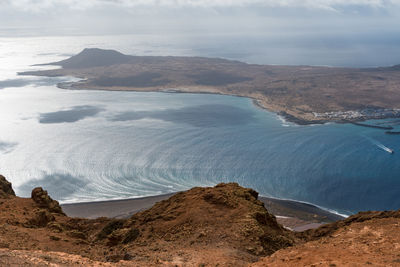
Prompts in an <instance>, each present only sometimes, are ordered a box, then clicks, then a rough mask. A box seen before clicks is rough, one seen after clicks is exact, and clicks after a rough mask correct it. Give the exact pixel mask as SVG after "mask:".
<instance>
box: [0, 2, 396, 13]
mask: <svg viewBox="0 0 400 267" xmlns="http://www.w3.org/2000/svg"><path fill="white" fill-rule="evenodd" d="M110 5H111V6H117V7H118V6H119V7H128V8H133V7H140V6H142V7H146V6H147V7H148V6H158V7H202V8H207V7H211V8H217V7H243V6H265V7H288V8H298V7H301V8H310V9H324V10H336V8H338V7H339V8H340V7H347V6H363V7H369V8H384V9H387V8H390V7H392V6H399V5H400V0H302V1H299V0H218V1H215V0H85V1H82V0H0V6H10V7H13V8H16V9H20V10H24V11H43V10H47V9H51V8H57V7H64V8H65V7H67V8H69V9H78V10H79V9H81V10H85V9H90V8H95V7H102V6H110Z"/></svg>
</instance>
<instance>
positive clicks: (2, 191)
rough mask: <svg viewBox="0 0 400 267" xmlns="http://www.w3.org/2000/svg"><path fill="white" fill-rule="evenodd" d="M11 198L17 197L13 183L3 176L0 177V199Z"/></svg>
mask: <svg viewBox="0 0 400 267" xmlns="http://www.w3.org/2000/svg"><path fill="white" fill-rule="evenodd" d="M10 196H15V192H14V190H13V189H12V186H11V183H10V182H9V181H7V180H6V178H5V177H4V176H3V175H0V198H8V197H10Z"/></svg>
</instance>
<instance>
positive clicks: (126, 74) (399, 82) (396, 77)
mask: <svg viewBox="0 0 400 267" xmlns="http://www.w3.org/2000/svg"><path fill="white" fill-rule="evenodd" d="M45 65H58V66H61V67H62V68H60V69H53V70H44V71H30V72H22V73H19V74H20V75H36V76H52V77H54V76H67V75H69V76H75V77H80V78H82V79H83V80H81V81H79V82H74V83H63V84H59V87H61V88H68V89H95V90H124V91H161V92H171V91H173V92H187V93H214V94H224V95H235V96H242V97H249V98H252V99H253V100H254V102H255V104H257V105H258V106H260V107H262V108H265V109H268V110H271V111H274V112H277V113H279V114H280V115H282V116H284V117H285V118H286V119H287V120H289V121H292V122H295V123H297V124H315V123H325V122H329V121H333V122H349V121H352V122H355V121H363V120H368V119H381V118H391V117H400V65H396V66H392V67H379V68H333V67H318V66H276V65H254V64H246V63H243V62H239V61H232V60H226V59H219V58H203V57H174V56H129V55H124V54H122V53H119V52H117V51H114V50H103V49H98V48H86V49H84V50H83V51H82V52H80V53H79V54H77V55H75V56H72V57H70V58H68V59H66V60H62V61H59V62H54V63H49V64H45Z"/></svg>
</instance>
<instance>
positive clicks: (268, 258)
mask: <svg viewBox="0 0 400 267" xmlns="http://www.w3.org/2000/svg"><path fill="white" fill-rule="evenodd" d="M257 197H258V193H257V192H256V191H254V190H252V189H248V188H243V187H240V186H239V185H238V184H236V183H229V184H219V185H217V186H215V187H208V188H199V187H196V188H193V189H191V190H189V191H186V192H181V193H177V194H175V195H174V196H172V197H171V198H169V199H167V200H164V201H161V202H158V203H157V204H155V205H154V206H153V207H152V208H150V209H148V210H146V211H143V212H139V213H137V214H135V215H133V216H132V217H130V218H129V219H110V218H98V219H81V218H70V217H68V216H66V215H65V214H64V213H63V211H62V209H61V207H60V206H59V204H58V202H57V201H55V200H53V199H52V198H51V197H50V196H49V195H48V194H47V192H46V191H45V190H43V189H42V188H35V189H33V191H32V197H31V198H20V197H17V196H15V193H14V191H13V190H12V187H11V184H10V183H9V182H8V181H7V180H6V179H5V178H4V177H3V176H0V266H48V265H52V266H82V265H86V266H248V265H250V264H254V266H366V265H369V266H400V231H399V230H400V211H391V212H364V213H359V214H357V215H354V216H351V217H349V218H347V219H346V220H343V221H339V222H335V223H332V224H327V225H324V226H322V227H320V228H318V229H314V230H308V231H305V232H301V233H294V232H292V231H289V230H287V229H285V228H284V227H282V226H281V225H279V224H278V223H277V221H276V218H275V217H274V216H273V215H271V214H270V213H269V212H268V211H267V210H266V209H265V208H264V204H263V203H262V202H261V201H259V200H258V199H257Z"/></svg>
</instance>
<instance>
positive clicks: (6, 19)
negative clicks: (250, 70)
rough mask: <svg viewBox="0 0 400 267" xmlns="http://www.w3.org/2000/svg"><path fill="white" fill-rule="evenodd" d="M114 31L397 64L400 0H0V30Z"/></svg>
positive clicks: (301, 56) (302, 58) (301, 59)
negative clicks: (202, 38) (215, 40)
mask: <svg viewBox="0 0 400 267" xmlns="http://www.w3.org/2000/svg"><path fill="white" fill-rule="evenodd" d="M110 34H114V35H118V34H159V35H166V36H172V35H177V34H178V35H181V36H192V35H199V36H208V37H209V38H210V36H215V37H216V38H219V39H221V38H224V37H226V38H225V40H235V38H236V39H242V40H244V39H246V40H250V42H251V43H252V45H259V46H265V47H270V48H271V49H272V50H271V51H275V50H279V52H278V51H277V52H276V53H278V54H279V56H280V57H281V58H282V60H281V61H280V60H278V59H274V60H272V61H271V62H270V63H271V64H313V62H314V61H315V60H312V58H311V57H319V56H324V55H327V53H328V52H329V51H332V55H334V54H335V53H340V57H341V58H345V57H346V55H348V56H349V57H350V58H351V60H349V61H347V62H346V60H343V59H340V60H336V61H335V59H334V58H333V57H332V58H331V59H327V60H326V65H343V66H375V65H394V64H396V63H400V49H399V47H400V0H0V37H5V36H13V37H20V36H44V35H45V36H48V35H50V36H51V35H67V36H68V35H110ZM187 38H190V37H187ZM232 38H233V39H232ZM238 45H239V46H240V45H242V43H240V42H239V43H238ZM285 51H286V55H288V56H287V57H292V56H293V60H292V61H290V60H287V58H286V59H284V57H285ZM293 51H299V52H296V53H297V54H298V55H297V54H296V53H294V52H293ZM321 51H325V52H323V53H322V52H321ZM293 54H296V55H293ZM355 54H357V55H355ZM307 58H308V59H309V60H306V59H307ZM315 64H322V65H324V64H323V60H321V61H318V62H317V63H315Z"/></svg>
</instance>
